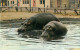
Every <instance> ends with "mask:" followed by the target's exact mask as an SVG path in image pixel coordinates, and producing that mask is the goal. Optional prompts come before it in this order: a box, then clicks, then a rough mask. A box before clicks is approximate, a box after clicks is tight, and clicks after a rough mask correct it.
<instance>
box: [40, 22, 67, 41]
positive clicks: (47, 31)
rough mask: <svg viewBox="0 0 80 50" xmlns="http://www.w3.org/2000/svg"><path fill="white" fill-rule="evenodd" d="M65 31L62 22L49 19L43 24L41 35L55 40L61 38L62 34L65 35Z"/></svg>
mask: <svg viewBox="0 0 80 50" xmlns="http://www.w3.org/2000/svg"><path fill="white" fill-rule="evenodd" d="M66 33H67V28H66V27H65V25H64V24H62V23H61V22H57V21H51V22H49V23H48V24H46V25H45V26H44V28H43V32H42V34H41V37H43V38H44V39H46V40H51V39H52V40H55V39H60V38H62V36H64V35H66Z"/></svg>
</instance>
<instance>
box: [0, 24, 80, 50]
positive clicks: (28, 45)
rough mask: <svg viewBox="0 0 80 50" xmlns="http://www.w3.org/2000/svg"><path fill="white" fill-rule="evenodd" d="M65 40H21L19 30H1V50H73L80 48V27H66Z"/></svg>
mask: <svg viewBox="0 0 80 50" xmlns="http://www.w3.org/2000/svg"><path fill="white" fill-rule="evenodd" d="M66 26H67V28H68V33H67V35H66V36H65V38H64V39H59V40H52V41H44V40H42V39H36V38H21V37H19V36H18V34H17V31H16V30H17V28H3V27H1V28H0V50H71V48H80V25H79V24H77V25H66Z"/></svg>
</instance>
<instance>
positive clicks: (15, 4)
mask: <svg viewBox="0 0 80 50" xmlns="http://www.w3.org/2000/svg"><path fill="white" fill-rule="evenodd" d="M8 1H9V6H13V7H15V6H17V0H7V6H8ZM11 1H14V4H11Z"/></svg>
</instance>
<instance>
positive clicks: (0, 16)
mask: <svg viewBox="0 0 80 50" xmlns="http://www.w3.org/2000/svg"><path fill="white" fill-rule="evenodd" d="M35 14H38V13H28V12H3V13H0V21H2V20H11V19H20V18H22V19H25V18H28V17H30V16H33V15H35ZM54 15H56V16H57V17H58V18H80V15H78V16H77V15H61V14H54Z"/></svg>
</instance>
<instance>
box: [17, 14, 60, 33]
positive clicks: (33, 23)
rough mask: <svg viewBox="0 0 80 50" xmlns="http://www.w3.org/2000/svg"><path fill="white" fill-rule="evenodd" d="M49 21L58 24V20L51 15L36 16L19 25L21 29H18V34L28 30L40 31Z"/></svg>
mask: <svg viewBox="0 0 80 50" xmlns="http://www.w3.org/2000/svg"><path fill="white" fill-rule="evenodd" d="M50 21H58V22H60V20H59V19H58V18H57V17H56V16H55V15H53V14H51V13H39V14H36V15H34V16H32V17H30V18H28V19H26V20H25V21H24V22H22V23H21V27H20V28H19V29H18V33H20V32H25V31H30V30H41V29H42V28H43V26H45V25H46V24H47V23H48V22H50Z"/></svg>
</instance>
